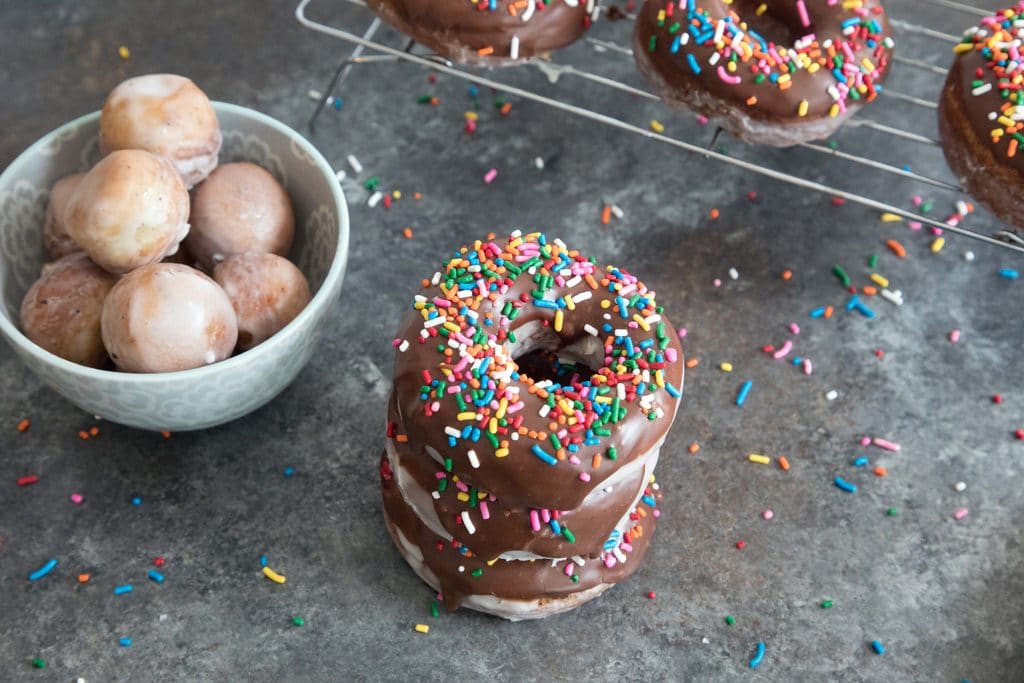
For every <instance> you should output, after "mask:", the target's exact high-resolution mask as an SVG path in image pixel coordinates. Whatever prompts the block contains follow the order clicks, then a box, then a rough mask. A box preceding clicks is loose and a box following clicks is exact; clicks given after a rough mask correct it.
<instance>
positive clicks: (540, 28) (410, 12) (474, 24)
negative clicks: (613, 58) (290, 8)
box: [366, 0, 596, 66]
mask: <svg viewBox="0 0 1024 683" xmlns="http://www.w3.org/2000/svg"><path fill="white" fill-rule="evenodd" d="M366 4H367V5H368V6H369V7H370V8H371V9H372V10H373V11H374V12H376V13H377V14H378V15H379V16H380V17H381V19H383V20H384V21H386V22H387V23H389V24H391V25H392V26H394V27H395V28H397V29H398V30H400V31H402V32H403V33H405V34H407V35H408V36H409V37H410V38H413V39H415V40H416V41H417V42H419V43H422V44H423V45H426V46H427V47H429V48H430V49H432V50H434V52H436V53H437V54H438V55H440V56H442V57H445V58H446V59H451V60H452V61H455V62H460V63H464V64H478V65H489V66H497V65H505V64H513V63H515V62H516V61H517V60H521V59H526V58H529V57H532V56H534V55H538V54H542V53H544V52H548V51H550V50H556V49H558V48H560V47H565V46H566V45H568V44H570V43H572V42H573V41H574V40H576V39H577V38H579V37H580V34H581V33H583V31H584V30H585V29H586V28H587V27H588V26H589V25H590V22H591V19H592V18H593V17H594V16H595V15H596V7H595V4H594V0H367V3H366Z"/></svg>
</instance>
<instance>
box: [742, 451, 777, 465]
mask: <svg viewBox="0 0 1024 683" xmlns="http://www.w3.org/2000/svg"><path fill="white" fill-rule="evenodd" d="M747 460H749V461H750V462H756V463H757V464H758V465H767V464H768V463H770V462H771V461H772V459H771V458H769V457H768V456H767V455H761V454H760V453H751V454H749V455H748V456H747Z"/></svg>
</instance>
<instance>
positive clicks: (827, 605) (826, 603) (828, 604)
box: [821, 600, 835, 609]
mask: <svg viewBox="0 0 1024 683" xmlns="http://www.w3.org/2000/svg"><path fill="white" fill-rule="evenodd" d="M833 604H835V603H833V602H832V601H831V600H822V601H821V609H831V608H832V605H833Z"/></svg>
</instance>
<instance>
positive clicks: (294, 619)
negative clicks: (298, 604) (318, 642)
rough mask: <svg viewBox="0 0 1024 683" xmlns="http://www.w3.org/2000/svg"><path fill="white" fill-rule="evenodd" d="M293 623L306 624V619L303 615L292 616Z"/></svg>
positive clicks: (297, 624)
mask: <svg viewBox="0 0 1024 683" xmlns="http://www.w3.org/2000/svg"><path fill="white" fill-rule="evenodd" d="M292 623H293V624H295V625H296V626H305V625H306V620H305V619H303V618H302V617H292Z"/></svg>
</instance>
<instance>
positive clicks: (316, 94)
mask: <svg viewBox="0 0 1024 683" xmlns="http://www.w3.org/2000/svg"><path fill="white" fill-rule="evenodd" d="M306 94H307V95H309V99H311V100H319V99H320V98H321V97H323V96H324V94H323V93H322V92H320V91H319V90H310V91H309V92H308V93H306Z"/></svg>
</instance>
